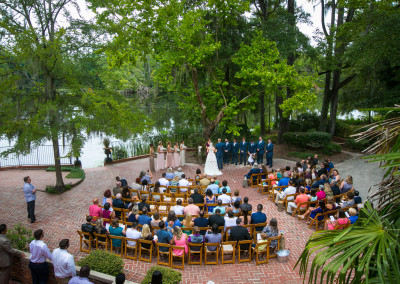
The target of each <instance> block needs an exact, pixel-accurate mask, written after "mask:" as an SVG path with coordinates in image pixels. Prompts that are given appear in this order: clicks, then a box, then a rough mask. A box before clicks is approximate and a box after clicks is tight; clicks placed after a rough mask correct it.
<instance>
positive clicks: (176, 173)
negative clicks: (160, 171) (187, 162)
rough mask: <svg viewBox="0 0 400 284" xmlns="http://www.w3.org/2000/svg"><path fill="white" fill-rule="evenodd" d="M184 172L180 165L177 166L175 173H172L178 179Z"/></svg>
mask: <svg viewBox="0 0 400 284" xmlns="http://www.w3.org/2000/svg"><path fill="white" fill-rule="evenodd" d="M184 174H185V173H184V172H182V168H181V167H179V168H178V171H176V172H175V173H174V177H178V178H179V179H180V178H181V177H182V175H184Z"/></svg>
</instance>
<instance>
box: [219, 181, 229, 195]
mask: <svg viewBox="0 0 400 284" xmlns="http://www.w3.org/2000/svg"><path fill="white" fill-rule="evenodd" d="M224 188H225V189H226V193H231V188H230V187H229V186H228V182H227V181H226V180H223V181H222V187H220V188H219V189H218V193H219V194H221V193H223V192H222V190H223V189H224Z"/></svg>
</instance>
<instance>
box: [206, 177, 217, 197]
mask: <svg viewBox="0 0 400 284" xmlns="http://www.w3.org/2000/svg"><path fill="white" fill-rule="evenodd" d="M206 190H207V191H208V190H211V192H212V194H218V192H219V186H218V185H217V184H215V180H214V179H213V178H212V179H211V184H210V185H209V186H207V189H206Z"/></svg>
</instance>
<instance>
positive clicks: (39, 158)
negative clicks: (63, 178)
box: [0, 145, 73, 167]
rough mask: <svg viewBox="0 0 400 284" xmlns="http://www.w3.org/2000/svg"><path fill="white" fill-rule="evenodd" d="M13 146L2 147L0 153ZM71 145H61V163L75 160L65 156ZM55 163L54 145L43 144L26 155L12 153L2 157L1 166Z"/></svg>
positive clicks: (68, 163) (70, 162)
mask: <svg viewBox="0 0 400 284" xmlns="http://www.w3.org/2000/svg"><path fill="white" fill-rule="evenodd" d="M11 148H12V147H10V146H5V147H0V153H3V152H5V151H7V150H10V149H11ZM69 149H70V147H69V146H65V147H60V150H59V151H60V156H61V157H64V158H61V164H63V165H71V164H73V160H72V158H71V157H65V156H67V154H68V153H69ZM43 165H54V151H53V146H52V145H43V146H39V147H38V148H35V149H32V150H31V151H30V153H28V154H26V155H18V154H14V153H11V154H9V155H8V156H7V157H5V158H4V157H1V158H0V167H15V166H43Z"/></svg>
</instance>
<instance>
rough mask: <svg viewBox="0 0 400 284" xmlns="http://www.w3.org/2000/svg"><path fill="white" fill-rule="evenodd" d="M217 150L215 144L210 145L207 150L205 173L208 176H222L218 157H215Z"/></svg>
mask: <svg viewBox="0 0 400 284" xmlns="http://www.w3.org/2000/svg"><path fill="white" fill-rule="evenodd" d="M215 151H216V150H215V148H214V146H213V143H212V142H211V143H210V146H209V147H208V148H207V153H208V154H207V159H206V165H205V166H204V173H205V174H206V175H208V176H213V175H217V176H220V175H222V172H221V171H220V170H219V169H218V163H217V157H216V156H215Z"/></svg>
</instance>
